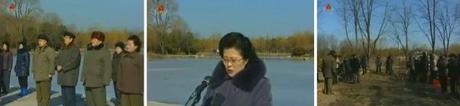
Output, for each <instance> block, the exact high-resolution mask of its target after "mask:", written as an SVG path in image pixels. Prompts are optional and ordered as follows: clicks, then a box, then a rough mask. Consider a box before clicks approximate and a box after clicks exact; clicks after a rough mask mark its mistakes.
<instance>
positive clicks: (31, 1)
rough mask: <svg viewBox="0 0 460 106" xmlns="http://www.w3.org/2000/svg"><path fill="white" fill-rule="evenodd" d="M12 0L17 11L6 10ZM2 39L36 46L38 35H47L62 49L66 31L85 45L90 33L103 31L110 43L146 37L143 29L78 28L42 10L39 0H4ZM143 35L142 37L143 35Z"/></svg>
mask: <svg viewBox="0 0 460 106" xmlns="http://www.w3.org/2000/svg"><path fill="white" fill-rule="evenodd" d="M8 3H12V4H14V6H15V9H14V10H13V11H3V9H6V7H5V6H8ZM0 8H2V11H0V42H3V41H7V42H8V43H10V45H11V46H12V47H16V46H17V44H18V43H19V42H21V41H24V40H25V41H27V43H28V46H31V47H35V46H34V45H36V42H35V39H36V37H37V35H38V34H47V35H48V36H49V38H50V44H51V46H53V47H55V48H59V47H60V46H61V45H62V43H63V42H62V33H63V32H64V31H71V32H74V33H75V34H76V36H77V38H76V43H77V44H78V45H80V46H81V47H85V46H86V44H88V43H89V41H90V33H91V32H92V31H95V30H101V31H103V32H105V33H106V38H107V39H106V41H107V44H108V45H109V46H113V45H114V44H115V43H116V42H119V41H124V40H126V39H127V37H128V36H129V35H139V36H142V35H143V32H142V31H130V30H126V29H103V28H100V27H98V26H97V25H95V26H93V27H88V28H84V29H77V27H76V25H75V24H73V25H64V23H63V19H61V18H60V17H59V16H58V15H57V14H55V13H48V12H45V11H44V10H42V9H41V7H40V1H39V0H0ZM141 38H142V37H141Z"/></svg>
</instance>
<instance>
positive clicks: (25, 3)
mask: <svg viewBox="0 0 460 106" xmlns="http://www.w3.org/2000/svg"><path fill="white" fill-rule="evenodd" d="M12 2H13V3H14V4H15V5H16V9H15V11H14V17H15V19H16V23H17V24H18V27H17V31H18V35H17V36H23V34H24V24H23V23H24V21H25V18H28V17H29V16H30V15H31V14H32V12H34V10H38V9H39V6H38V0H13V1H12Z"/></svg>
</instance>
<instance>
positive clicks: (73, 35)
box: [62, 31, 75, 39]
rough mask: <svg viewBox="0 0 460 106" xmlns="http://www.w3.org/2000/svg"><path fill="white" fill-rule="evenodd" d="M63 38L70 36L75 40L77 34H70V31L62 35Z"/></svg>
mask: <svg viewBox="0 0 460 106" xmlns="http://www.w3.org/2000/svg"><path fill="white" fill-rule="evenodd" d="M62 36H68V37H70V38H72V39H75V34H73V33H72V32H69V31H65V32H64V33H62Z"/></svg>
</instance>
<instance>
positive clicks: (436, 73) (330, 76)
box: [321, 51, 460, 95]
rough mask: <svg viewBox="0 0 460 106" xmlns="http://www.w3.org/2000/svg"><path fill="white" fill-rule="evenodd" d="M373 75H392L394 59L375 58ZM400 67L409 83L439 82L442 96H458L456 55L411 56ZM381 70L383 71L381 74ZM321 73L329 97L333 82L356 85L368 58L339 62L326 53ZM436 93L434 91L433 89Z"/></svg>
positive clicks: (458, 62)
mask: <svg viewBox="0 0 460 106" xmlns="http://www.w3.org/2000/svg"><path fill="white" fill-rule="evenodd" d="M374 60H375V63H374V64H375V70H374V71H375V73H380V74H384V75H395V70H394V68H395V66H394V64H395V57H394V56H392V55H388V56H386V57H382V56H380V55H377V56H375V58H374ZM404 62H405V63H406V65H405V66H402V67H403V68H399V69H402V71H401V72H402V73H403V76H404V77H405V79H406V80H407V81H409V82H412V83H416V82H420V83H425V84H433V86H435V84H436V83H437V82H439V84H440V86H441V87H440V88H441V92H440V93H442V94H448V93H450V94H453V95H459V93H458V90H459V86H460V83H459V82H460V78H459V76H460V54H459V55H458V56H457V55H455V54H449V55H440V56H437V55H436V54H434V53H433V54H430V55H428V53H427V52H422V51H414V52H412V53H411V54H410V55H409V56H408V57H407V58H406V59H405V61H402V62H401V63H404ZM384 69H385V70H384ZM321 70H322V72H323V77H324V81H325V90H324V91H325V92H324V93H325V94H332V86H333V84H336V83H337V82H348V83H352V84H356V83H359V82H360V77H361V76H362V75H365V74H366V73H367V72H368V71H369V70H371V69H369V58H368V56H366V55H362V56H360V57H358V56H357V55H356V54H352V55H351V56H350V57H348V58H342V56H340V55H337V54H336V52H335V51H330V52H329V53H328V55H327V56H326V57H325V58H323V60H322V63H321ZM435 89H436V88H435Z"/></svg>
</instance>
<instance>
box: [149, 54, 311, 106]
mask: <svg viewBox="0 0 460 106" xmlns="http://www.w3.org/2000/svg"><path fill="white" fill-rule="evenodd" d="M218 61H219V60H218V59H162V60H153V61H149V62H148V71H147V76H148V77H147V80H148V81H147V85H148V86H147V87H148V88H147V89H148V95H147V97H148V98H147V99H148V100H149V101H158V102H164V103H173V104H185V101H186V100H187V98H188V96H189V95H190V93H191V92H192V91H193V89H194V88H195V87H196V86H197V85H198V84H199V83H200V82H201V81H202V80H203V78H204V76H206V75H211V74H212V70H213V69H214V67H215V65H216V64H217V63H218ZM264 62H265V64H266V66H267V77H268V78H269V79H270V81H271V84H272V96H273V105H274V106H305V105H313V104H314V96H313V95H314V93H313V91H314V80H313V79H314V78H313V77H314V76H313V74H314V69H313V68H314V67H313V61H293V60H280V59H266V60H264ZM202 95H204V92H203V94H202ZM199 104H201V103H199Z"/></svg>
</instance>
